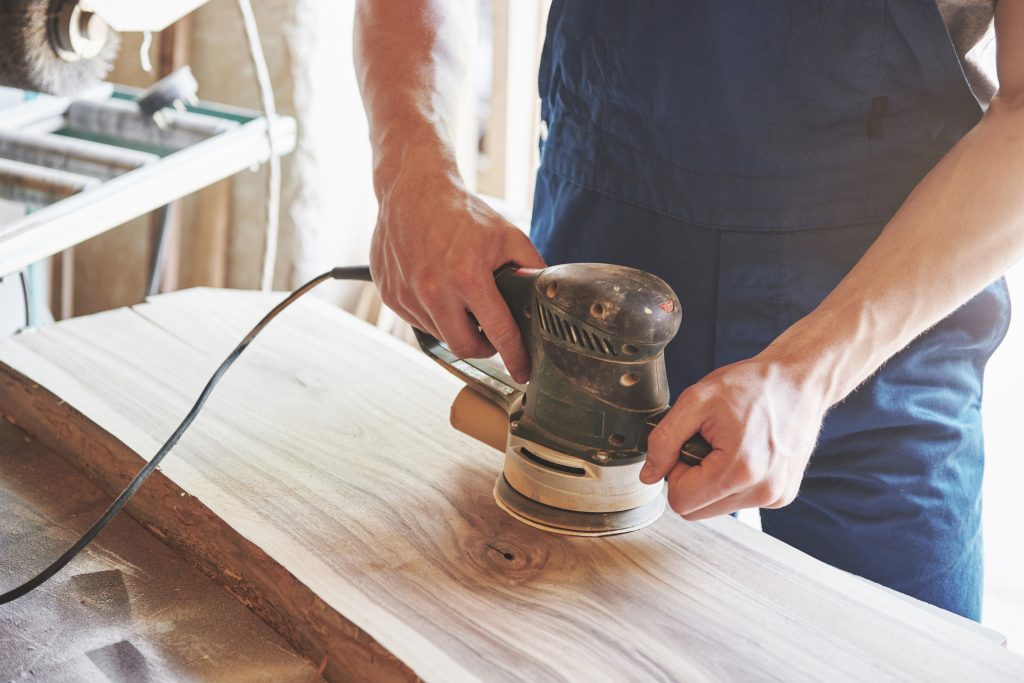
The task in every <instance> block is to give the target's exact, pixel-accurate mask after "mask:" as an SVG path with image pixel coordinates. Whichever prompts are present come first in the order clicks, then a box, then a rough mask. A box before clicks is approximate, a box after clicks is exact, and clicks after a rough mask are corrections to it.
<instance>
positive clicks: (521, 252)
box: [503, 229, 546, 357]
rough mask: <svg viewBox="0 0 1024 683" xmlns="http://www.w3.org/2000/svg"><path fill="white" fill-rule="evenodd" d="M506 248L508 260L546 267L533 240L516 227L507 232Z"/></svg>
mask: <svg viewBox="0 0 1024 683" xmlns="http://www.w3.org/2000/svg"><path fill="white" fill-rule="evenodd" d="M505 250H506V252H507V253H508V260H509V261H512V262H513V263H515V264H516V265H519V266H522V267H523V268H544V267H545V265H546V264H545V263H544V259H542V258H541V256H540V253H539V252H538V251H537V247H535V246H533V242H531V241H530V238H529V237H527V236H526V234H525V233H524V232H522V231H521V230H518V229H516V230H513V231H511V232H509V233H507V237H506V238H505ZM503 357H504V356H503Z"/></svg>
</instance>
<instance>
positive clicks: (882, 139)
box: [356, 0, 1024, 619]
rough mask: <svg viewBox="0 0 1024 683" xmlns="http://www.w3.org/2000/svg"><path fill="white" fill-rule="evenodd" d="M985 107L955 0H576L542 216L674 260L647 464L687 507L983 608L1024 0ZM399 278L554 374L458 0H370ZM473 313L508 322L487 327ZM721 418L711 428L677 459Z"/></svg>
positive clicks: (413, 302) (517, 371)
mask: <svg viewBox="0 0 1024 683" xmlns="http://www.w3.org/2000/svg"><path fill="white" fill-rule="evenodd" d="M994 11H995V24H996V34H997V41H998V42H997V45H998V75H999V81H1000V89H999V91H998V93H997V94H996V95H995V96H994V97H993V98H992V100H991V103H990V105H989V107H988V110H987V112H986V113H984V115H982V109H981V107H980V106H979V102H978V100H977V99H976V97H975V95H974V94H973V93H972V91H971V88H970V86H969V84H968V82H967V81H966V79H965V77H964V72H963V69H962V65H961V63H960V61H959V60H958V57H957V53H956V51H955V49H954V46H953V44H952V43H951V41H950V36H949V34H948V33H947V28H946V26H945V24H944V22H943V17H942V14H940V12H939V10H938V9H937V7H936V6H935V4H934V2H931V1H930V0H891V1H890V2H860V1H854V0H849V1H847V2H835V1H833V2H825V1H818V0H787V1H785V2H757V1H756V0H705V1H699V2H698V1H693V2H678V3H667V2H666V3H659V2H594V1H591V2H586V1H575V2H574V1H571V0H562V1H559V0H555V2H554V4H553V6H552V8H551V15H550V19H549V23H548V35H547V39H546V44H545V48H544V54H543V57H542V62H541V74H540V94H541V99H542V117H543V119H544V121H545V122H546V124H547V129H548V133H547V137H546V139H545V140H544V142H543V147H542V154H541V167H540V171H539V173H538V177H537V190H536V203H535V207H534V216H533V226H532V231H531V237H532V239H533V241H534V243H536V244H537V247H538V248H539V250H540V254H543V256H544V259H546V260H547V262H549V263H556V262H579V261H598V262H613V263H621V264H624V265H629V266H634V267H637V268H642V269H644V270H647V271H650V272H652V273H655V274H657V275H659V276H660V277H662V278H664V279H665V280H666V281H668V283H669V284H670V285H672V287H673V288H674V289H675V291H676V292H677V293H678V294H679V297H680V300H681V301H682V302H683V308H684V315H683V320H684V322H683V327H682V329H681V331H680V334H679V336H678V337H677V339H676V341H675V342H673V344H672V345H671V346H670V347H669V349H668V350H667V352H666V360H667V365H668V371H669V380H670V384H671V386H672V388H673V391H674V392H676V393H678V399H677V400H676V401H675V404H674V406H673V408H672V410H671V412H670V413H669V415H668V416H667V417H666V419H665V420H664V421H663V422H662V423H661V425H660V426H659V427H658V429H657V430H655V431H654V432H653V434H652V436H651V440H650V452H649V454H648V463H647V465H646V466H645V468H644V471H643V474H642V475H641V478H642V479H643V480H644V481H645V482H649V483H650V482H655V481H657V480H658V479H660V478H662V477H667V481H668V498H669V503H670V504H671V506H672V507H673V509H674V510H675V511H676V512H678V513H679V514H681V515H683V516H684V517H685V518H686V519H689V520H696V519H703V518H707V517H711V516H714V515H723V514H728V513H730V512H733V511H735V510H738V509H741V508H749V507H759V508H761V509H762V513H761V519H762V526H763V528H764V530H765V531H766V532H767V533H769V534H771V535H773V536H775V537H777V538H779V539H782V540H783V541H785V542H787V543H790V544H791V545H793V546H796V547H797V548H800V549H802V550H804V551H805V552H807V553H809V554H811V555H813V556H815V557H818V558H820V559H822V560H824V561H826V562H828V563H830V564H833V565H835V566H837V567H840V568H842V569H846V570H848V571H852V572H855V573H857V574H860V575H862V576H865V577H867V578H869V579H872V580H875V581H878V582H880V583H883V584H885V585H888V586H890V587H892V588H895V589H897V590H900V591H903V592H905V593H907V594H910V595H913V596H916V597H918V598H921V599H922V600H926V601H928V602H931V603H933V604H936V605H939V606H941V607H944V608H946V609H949V610H951V611H954V612H957V613H960V614H962V615H964V616H967V617H970V618H973V619H977V618H978V617H979V613H980V601H981V575H982V570H981V562H982V556H981V529H980V513H981V493H980V486H981V475H982V466H983V452H982V435H981V417H980V411H979V408H980V400H981V383H982V373H983V369H984V365H985V362H986V360H987V359H988V357H989V355H990V354H991V353H992V351H993V350H994V349H995V348H996V346H997V345H998V343H999V342H1000V341H1001V339H1002V336H1003V334H1004V333H1005V329H1006V324H1007V321H1008V318H1009V302H1008V297H1007V292H1006V289H1005V286H1004V284H1003V283H1002V281H997V282H994V283H993V281H995V280H997V278H999V277H1000V276H1001V274H1002V273H1003V272H1004V271H1005V270H1006V269H1007V268H1008V267H1009V266H1010V265H1011V264H1012V263H1013V262H1014V261H1016V260H1017V258H1018V257H1019V256H1020V254H1021V253H1022V251H1024V192H1022V191H1021V186H1022V185H1021V184H1022V182H1024V2H1022V1H1021V0H1002V1H1001V2H999V4H998V5H997V6H996V7H995V10H994ZM357 13H358V17H357V29H356V32H357V35H356V38H357V44H356V63H357V70H358V74H359V79H360V83H361V86H362V91H363V99H364V103H365V106H366V110H367V114H368V117H369V121H370V135H371V142H372V144H373V149H374V179H375V187H376V191H377V194H378V198H379V200H380V216H379V220H378V225H377V230H376V233H375V235H374V242H373V249H372V267H373V273H374V278H375V280H376V281H377V283H378V284H379V286H380V289H381V293H382V295H383V298H384V301H385V302H386V303H387V304H388V305H390V306H391V307H392V308H394V309H395V310H396V311H397V312H398V313H399V314H400V315H402V316H403V317H404V318H405V319H406V320H408V321H409V322H411V323H412V324H413V325H416V326H417V327H420V328H422V329H423V330H426V331H427V332H430V333H432V334H435V335H437V336H439V337H441V338H443V339H445V340H446V341H447V342H448V344H449V346H450V347H451V348H452V350H453V351H454V352H455V353H457V354H459V355H462V356H486V355H489V354H491V353H492V352H493V351H494V350H497V351H498V352H499V353H500V354H501V356H502V358H503V359H504V361H505V363H506V365H507V366H508V368H509V370H510V372H511V373H512V374H513V375H514V376H515V377H517V378H518V379H520V380H522V379H525V378H526V377H527V376H528V373H529V359H528V358H527V356H526V354H525V351H524V349H523V346H522V343H521V340H520V339H519V336H518V334H517V330H516V328H515V326H514V325H513V322H512V318H511V316H510V313H509V312H508V310H507V309H506V307H505V306H504V304H503V302H502V300H501V299H500V297H499V296H498V293H497V290H496V288H495V286H494V283H493V280H492V278H491V273H492V272H493V271H494V270H495V269H497V268H498V267H499V266H501V265H502V264H504V263H506V262H509V261H513V262H515V263H518V264H520V265H522V266H526V267H540V266H542V265H543V262H542V260H541V257H540V255H539V254H538V252H537V251H536V250H535V249H534V248H533V246H532V245H531V243H530V242H529V241H527V239H526V238H525V237H524V236H523V235H522V234H521V233H520V232H519V231H517V230H516V229H515V228H514V227H512V226H511V225H509V224H508V223H506V222H505V221H504V220H502V219H501V218H500V217H499V216H498V215H497V214H496V213H495V212H494V211H492V210H491V209H489V208H488V207H487V206H486V205H484V204H483V203H482V202H481V201H480V200H479V199H477V198H476V197H474V196H473V195H472V194H470V193H469V192H467V191H466V189H465V187H464V185H463V184H462V181H461V179H460V178H459V175H458V171H457V170H456V166H455V159H454V153H453V151H452V134H451V130H452V127H453V125H454V111H453V106H454V100H455V92H456V88H457V85H458V83H459V80H460V77H461V74H462V71H463V68H464V64H463V51H462V50H461V49H460V45H459V38H458V36H459V33H458V23H459V20H460V17H459V16H457V12H455V11H454V10H452V9H450V8H449V7H448V5H447V4H446V3H444V2H442V1H441V0H405V1H402V2H399V1H398V0H388V1H387V2H372V1H370V0H367V1H365V2H361V3H360V5H359V8H358V11H357ZM470 315H472V316H473V317H475V319H476V320H477V321H479V323H480V326H481V327H482V329H483V332H484V334H483V335H481V334H479V332H478V331H477V329H476V327H475V325H474V323H473V320H472V318H471V317H470ZM695 432H700V433H702V434H703V435H704V437H705V438H707V439H708V441H710V443H711V444H712V446H713V447H714V449H715V450H714V452H713V453H712V454H711V455H709V456H708V458H707V459H706V460H705V461H704V463H703V464H702V465H701V466H699V467H687V466H686V465H683V464H680V463H678V461H677V452H678V448H679V446H680V444H681V443H682V442H683V441H684V440H685V439H687V438H689V437H690V436H691V435H692V434H694V433H695Z"/></svg>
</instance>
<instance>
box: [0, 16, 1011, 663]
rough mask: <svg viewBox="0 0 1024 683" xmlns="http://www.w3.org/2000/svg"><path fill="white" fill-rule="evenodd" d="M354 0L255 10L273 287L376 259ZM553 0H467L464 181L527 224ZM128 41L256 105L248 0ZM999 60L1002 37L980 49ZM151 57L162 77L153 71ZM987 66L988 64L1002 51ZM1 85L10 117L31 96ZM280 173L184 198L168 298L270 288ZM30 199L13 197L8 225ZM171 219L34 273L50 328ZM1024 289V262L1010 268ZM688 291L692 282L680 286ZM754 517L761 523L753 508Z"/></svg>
mask: <svg viewBox="0 0 1024 683" xmlns="http://www.w3.org/2000/svg"><path fill="white" fill-rule="evenodd" d="M354 4H355V3H354V0H340V1H336V2H322V1H319V0H259V2H257V3H256V5H255V13H256V18H257V22H258V26H259V29H260V34H261V36H262V42H263V47H264V50H265V53H266V58H267V62H268V64H269V71H270V77H271V82H272V84H273V90H274V95H275V102H276V106H277V110H278V112H279V113H280V114H283V115H287V116H290V117H294V119H295V121H296V122H297V138H296V143H295V150H294V152H292V153H291V154H288V155H286V156H284V157H283V159H282V178H283V186H282V204H281V211H280V221H281V225H280V245H279V250H278V253H277V257H276V260H275V264H274V274H273V285H274V288H276V289H290V288H292V287H294V286H296V285H297V284H299V283H300V282H302V281H305V280H306V279H308V278H309V277H311V276H313V275H315V274H318V273H320V272H322V271H324V270H326V269H328V268H330V267H331V266H334V265H346V264H355V263H365V262H366V261H367V259H368V247H369V240H370V236H371V234H372V230H373V227H374V222H375V218H376V202H375V199H374V196H373V192H372V187H371V173H370V170H371V164H370V149H369V145H368V142H367V130H366V122H365V118H364V113H363V109H362V104H361V102H360V98H359V93H358V89H357V86H356V82H355V76H354V72H353V65H352V28H353V12H354ZM548 4H549V0H514V1H513V0H463V5H464V13H465V16H466V17H467V18H468V20H469V21H468V24H469V26H470V27H471V29H472V30H473V32H474V35H475V42H476V46H477V49H476V52H475V59H474V63H473V68H472V69H471V72H470V78H469V79H468V82H467V84H466V88H465V92H464V97H463V101H462V116H461V125H460V130H459V141H458V157H459V162H460V166H461V168H462V170H463V175H464V176H465V179H466V181H467V183H468V184H469V185H470V186H471V187H473V188H475V189H476V190H477V191H478V192H479V193H481V194H482V195H484V196H485V197H486V198H487V200H488V201H489V202H490V203H491V204H492V205H493V206H494V207H495V208H497V209H498V210H499V211H501V212H502V213H503V214H504V215H506V216H507V217H508V218H509V219H510V220H511V221H512V222H514V223H516V224H517V225H520V226H521V227H523V229H524V230H525V229H528V225H529V219H530V209H531V205H532V192H533V176H534V173H535V170H536V166H537V163H538V157H537V140H538V135H539V129H538V125H539V106H538V104H539V103H538V97H537V85H536V81H537V65H538V60H539V54H540V49H541V45H542V42H543V36H544V23H545V17H546V13H547V7H548ZM143 41H144V36H143V35H142V34H139V33H128V34H125V36H124V38H123V43H122V47H121V50H120V52H119V55H118V57H117V59H116V62H115V65H114V70H113V72H112V73H111V74H110V76H109V79H108V80H110V81H111V82H114V83H118V84H125V85H129V86H136V87H139V88H146V87H148V86H150V85H152V84H153V83H154V82H155V81H156V80H157V79H158V78H160V77H162V76H165V75H167V74H169V73H171V72H172V71H173V70H174V69H176V68H177V67H179V66H181V65H184V64H188V65H190V66H191V68H192V71H193V73H194V74H195V77H196V80H197V81H198V83H199V97H200V98H201V99H204V100H210V101H215V102H217V103H221V104H224V105H231V106H236V107H243V108H246V109H250V110H260V109H261V103H260V97H259V90H258V88H257V87H256V76H255V73H254V71H253V66H252V62H251V60H250V58H249V54H248V52H247V47H246V42H245V39H244V32H243V26H242V20H241V18H240V15H239V13H238V10H237V7H236V4H235V2H234V0H212V1H211V2H209V3H207V4H205V5H204V6H202V7H200V8H199V9H198V10H197V11H195V12H194V13H192V14H190V15H188V16H186V17H185V18H184V19H182V20H180V21H178V22H176V23H175V24H173V25H172V26H170V27H169V28H167V29H165V30H163V31H161V32H160V33H158V34H155V35H153V36H152V41H151V44H149V45H148V46H146V45H144V43H143ZM980 47H981V49H985V50H987V51H988V53H989V55H990V56H992V55H994V50H993V49H992V45H991V43H988V44H985V45H982V46H980ZM142 53H145V54H146V55H147V56H148V59H149V60H150V61H151V62H152V64H153V67H154V68H153V70H152V71H150V72H147V71H146V70H144V68H143V65H144V61H145V60H144V59H143V58H142V56H141V55H142ZM990 62H991V60H990ZM23 97H24V94H23V93H19V92H17V91H4V90H0V111H2V108H3V107H4V106H7V105H10V104H12V103H15V102H17V101H20V100H21V99H23ZM265 173H266V168H265V167H263V166H260V167H258V168H256V169H255V170H246V171H243V172H241V173H239V174H237V175H234V176H232V177H230V178H227V179H225V180H221V181H219V182H216V183H215V184H213V185H211V186H209V187H206V188H204V189H202V190H200V191H198V192H195V193H194V194H191V195H189V196H187V197H185V198H184V199H182V200H180V201H179V202H178V203H177V209H176V210H175V212H174V214H173V216H172V219H171V220H170V221H169V225H168V229H169V231H170V236H169V239H168V240H167V251H166V254H165V255H164V258H165V260H166V265H165V267H164V268H163V269H162V271H161V272H160V274H159V284H158V287H157V289H158V291H161V292H166V291H172V290H175V289H180V288H186V287H195V286H212V287H235V288H256V287H258V286H259V282H260V270H261V257H262V256H261V255H262V252H263V248H264V241H263V240H264V226H265V222H266V213H265V212H266V208H265V195H266V178H265V176H264V174H265ZM28 211H29V209H28V208H27V207H26V206H24V205H22V204H20V203H18V202H16V201H9V200H4V199H0V226H2V225H3V224H4V223H6V222H9V221H14V220H17V219H19V218H21V217H23V216H24V215H25V214H26V212H28ZM159 223H160V215H159V213H158V212H153V213H150V214H145V215H143V216H141V217H139V218H136V219H133V220H131V221H129V222H128V223H126V224H124V225H121V226H120V227H117V228H114V229H112V230H109V231H107V232H103V233H102V234H99V235H98V236H96V237H93V238H92V239H89V240H87V241H84V242H82V243H80V244H77V245H76V246H73V247H72V248H70V249H67V250H65V251H63V252H61V253H58V254H55V255H54V256H52V257H50V258H47V259H43V260H41V261H39V262H38V263H34V264H32V265H31V266H30V267H29V268H27V269H26V270H25V271H24V272H25V273H26V281H27V282H28V283H29V285H30V289H31V291H32V306H33V308H34V318H35V321H36V322H37V324H44V323H45V322H46V321H47V320H49V319H58V320H59V319H61V318H65V317H69V316H78V315H86V314H90V313H94V312H97V311H101V310H106V309H110V308H115V307H119V306H125V305H130V304H136V303H139V302H140V301H142V300H143V299H144V298H145V296H146V293H147V289H148V280H149V279H150V277H151V275H152V272H153V267H152V266H153V257H154V253H155V249H156V240H157V239H158V238H157V235H158V227H159ZM11 279H12V276H8V277H7V282H5V283H3V285H0V321H14V322H9V323H5V324H6V325H7V327H8V328H9V329H5V330H3V331H2V333H4V334H7V333H11V332H13V331H15V330H16V329H17V328H19V327H21V326H22V325H21V323H20V322H18V321H20V320H21V315H22V314H21V310H22V307H23V300H22V296H21V293H20V290H19V289H18V288H16V287H14V286H12V285H11V282H10V280H11ZM1009 280H1010V283H1011V288H1012V291H1013V292H1014V293H1015V294H1016V293H1018V292H1021V291H1024V268H1022V267H1020V266H1018V267H1017V268H1015V269H1014V270H1013V271H1012V272H1011V273H1010V275H1009ZM680 294H681V296H683V298H684V299H685V292H682V293H680ZM316 295H317V296H322V297H327V298H330V299H332V300H334V301H335V302H336V303H337V304H338V305H340V306H343V307H345V308H346V309H348V310H350V311H353V312H355V313H356V314H357V315H359V316H361V317H363V318H365V319H367V320H368V321H370V322H371V323H373V324H376V325H378V326H380V327H382V328H384V329H387V330H389V331H391V332H393V333H395V334H397V335H399V336H408V331H407V327H406V326H405V325H404V323H402V322H401V321H399V320H397V319H396V318H395V316H394V315H393V314H391V313H390V312H389V311H388V310H387V309H385V308H383V307H382V306H381V305H380V302H379V300H378V299H377V297H376V295H375V293H374V292H373V289H372V287H364V286H359V285H349V286H347V287H344V286H340V285H339V286H337V287H333V288H322V289H320V290H318V291H317V294H316ZM1022 345H1024V324H1022V323H1020V322H1019V321H1015V322H1014V324H1013V326H1012V329H1011V331H1010V334H1009V336H1008V337H1007V340H1006V342H1005V343H1004V344H1003V346H1002V348H1001V349H1000V351H999V352H998V353H997V355H996V357H995V358H994V359H993V361H992V363H991V365H990V368H989V371H988V376H987V394H986V399H985V404H984V413H985V418H986V421H987V427H986V430H987V441H988V452H989V458H988V472H987V475H986V485H985V497H986V500H985V522H986V532H985V533H986V546H987V556H986V557H987V567H986V577H987V587H986V591H987V592H986V600H985V619H984V621H985V623H986V624H988V625H989V626H991V627H993V628H995V629H997V630H1000V631H1002V632H1003V633H1005V634H1006V635H1007V636H1008V638H1009V646H1010V647H1011V648H1013V649H1016V650H1019V651H1022V652H1024V580H1022V579H1021V575H1022V569H1024V565H1022V562H1024V532H1022V531H1021V526H1022V525H1024V511H1022V505H1021V502H1020V501H1021V495H1020V494H1019V489H1020V488H1021V487H1022V486H1024V461H1022V458H1021V456H1020V447H1019V445H1018V436H1017V434H1016V430H1015V427H1016V426H1017V424H1018V423H1017V420H1018V419H1020V418H1019V415H1020V412H1021V405H1022V401H1021V398H1020V395H1019V393H1018V392H1019V391H1020V387H1022V386H1024V354H1022V350H1024V346H1022ZM742 518H743V519H744V520H746V521H749V522H751V523H753V524H756V523H757V518H756V514H751V515H743V516H742Z"/></svg>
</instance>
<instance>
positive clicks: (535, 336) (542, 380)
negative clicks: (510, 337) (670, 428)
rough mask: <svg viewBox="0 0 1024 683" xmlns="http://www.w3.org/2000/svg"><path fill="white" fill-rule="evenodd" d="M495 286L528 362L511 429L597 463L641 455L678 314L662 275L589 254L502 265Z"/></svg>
mask: <svg viewBox="0 0 1024 683" xmlns="http://www.w3.org/2000/svg"><path fill="white" fill-rule="evenodd" d="M497 284H498V289H499V290H500V291H501V293H502V295H503V296H504V297H505V300H506V301H507V302H508V303H509V307H510V309H511V310H512V313H513V315H514V316H515V318H516V322H517V323H518V324H519V329H520V330H521V331H522V333H523V340H524V341H525V342H526V346H527V350H528V351H529V353H530V358H531V360H532V362H533V372H532V377H533V379H532V381H531V382H530V383H529V384H528V385H527V389H526V397H525V400H524V405H523V410H522V411H521V413H520V414H519V415H518V416H513V417H514V421H515V423H516V424H515V425H514V426H513V428H512V433H513V434H514V435H516V436H520V437H521V438H524V439H527V440H530V441H533V442H535V443H539V444H542V445H545V446H548V447H550V448H555V449H559V450H561V451H562V452H564V453H567V454H570V455H575V456H576V457H579V458H582V459H585V460H590V461H593V462H595V463H596V464H600V465H610V464H629V463H632V462H635V461H636V460H637V459H641V458H643V455H644V451H645V450H646V445H645V444H646V442H645V439H644V437H645V436H646V433H647V431H649V426H648V422H649V421H650V420H651V418H655V417H657V416H660V415H661V414H662V413H663V412H664V411H665V410H666V408H667V407H668V400H669V388H668V379H667V378H666V376H665V363H664V356H663V354H664V350H665V345H666V344H668V343H669V342H670V341H671V340H672V338H673V337H674V336H675V335H676V332H677V331H678V329H679V323H680V321H681V319H682V316H681V312H680V305H679V300H678V299H677V298H676V295H675V293H674V292H673V291H672V289H671V288H670V287H669V286H668V285H667V284H666V283H665V282H664V281H663V280H661V279H660V278H658V277H655V276H654V275H651V274H650V273H646V272H644V271H641V270H636V269H633V268H626V267H623V266H609V265H604V264H595V263H577V264H571V265H563V266H552V267H550V268H546V269H544V270H542V271H539V272H538V271H532V272H531V271H523V270H515V269H511V268H508V269H505V270H503V271H502V272H500V273H499V274H498V276H497Z"/></svg>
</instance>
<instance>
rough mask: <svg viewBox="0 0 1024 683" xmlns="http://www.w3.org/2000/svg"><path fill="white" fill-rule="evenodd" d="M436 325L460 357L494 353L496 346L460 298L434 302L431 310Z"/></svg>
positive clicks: (491, 354)
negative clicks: (485, 334)
mask: <svg viewBox="0 0 1024 683" xmlns="http://www.w3.org/2000/svg"><path fill="white" fill-rule="evenodd" d="M430 315H431V318H432V320H433V323H434V325H435V326H436V327H437V330H438V332H439V333H440V335H439V339H442V340H444V343H445V344H447V345H448V348H449V349H450V350H451V352H452V353H453V354H455V355H456V356H458V357H459V358H487V357H490V356H493V355H494V351H495V350H494V347H493V346H492V345H491V343H490V342H488V341H487V338H486V337H485V336H484V335H483V334H481V333H480V330H479V329H478V328H477V325H476V323H475V322H474V321H473V318H471V317H470V314H469V313H468V312H467V311H466V306H465V304H463V303H462V301H461V300H459V299H445V300H439V301H436V302H433V306H432V309H431V312H430Z"/></svg>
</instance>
